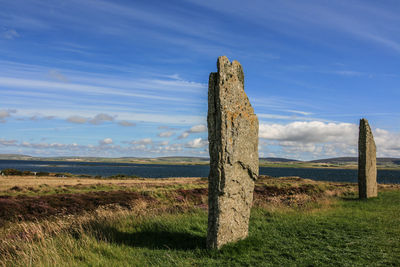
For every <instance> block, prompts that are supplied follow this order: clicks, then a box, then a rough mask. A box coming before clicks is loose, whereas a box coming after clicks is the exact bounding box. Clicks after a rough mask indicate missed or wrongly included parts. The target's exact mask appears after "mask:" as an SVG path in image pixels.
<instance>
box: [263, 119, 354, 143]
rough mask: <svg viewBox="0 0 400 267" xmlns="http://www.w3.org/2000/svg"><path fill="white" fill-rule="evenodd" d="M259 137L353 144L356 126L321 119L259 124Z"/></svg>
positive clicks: (299, 141)
mask: <svg viewBox="0 0 400 267" xmlns="http://www.w3.org/2000/svg"><path fill="white" fill-rule="evenodd" d="M259 136H260V138H264V139H268V140H278V141H294V142H297V143H324V142H344V143H346V144H355V143H356V141H357V138H358V137H357V136H358V126H357V125H356V124H351V123H325V122H321V121H310V122H303V121H298V122H292V123H289V124H286V125H282V124H260V132H259Z"/></svg>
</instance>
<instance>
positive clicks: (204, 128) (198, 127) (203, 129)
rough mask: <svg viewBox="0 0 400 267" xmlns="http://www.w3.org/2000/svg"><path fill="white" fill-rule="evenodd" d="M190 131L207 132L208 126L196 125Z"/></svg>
mask: <svg viewBox="0 0 400 267" xmlns="http://www.w3.org/2000/svg"><path fill="white" fill-rule="evenodd" d="M188 132H189V133H203V132H207V126H205V125H204V124H199V125H195V126H193V127H192V128H190V130H189V131H188Z"/></svg>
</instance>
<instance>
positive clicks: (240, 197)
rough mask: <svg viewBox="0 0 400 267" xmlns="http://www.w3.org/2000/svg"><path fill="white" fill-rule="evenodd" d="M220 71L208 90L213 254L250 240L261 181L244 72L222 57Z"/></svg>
mask: <svg viewBox="0 0 400 267" xmlns="http://www.w3.org/2000/svg"><path fill="white" fill-rule="evenodd" d="M217 67H218V72H216V73H211V74H210V78H209V84H208V116H207V122H208V140H209V152H210V174H209V177H208V188H209V192H208V205H209V214H208V235H207V246H208V247H209V248H220V247H221V246H222V245H224V244H226V243H229V242H234V241H237V240H240V239H243V238H245V237H247V235H248V224H249V219H250V209H251V206H252V202H253V191H254V182H255V180H256V179H257V177H258V119H257V116H256V115H255V114H254V110H253V108H252V106H251V104H250V102H249V99H248V98H247V95H246V93H245V92H244V74H243V69H242V66H241V65H240V63H239V62H237V61H233V62H232V63H230V62H229V60H228V58H227V57H225V56H223V57H219V58H218V62H217Z"/></svg>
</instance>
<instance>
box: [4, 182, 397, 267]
mask: <svg viewBox="0 0 400 267" xmlns="http://www.w3.org/2000/svg"><path fill="white" fill-rule="evenodd" d="M0 184H1V187H0V195H1V197H0V265H4V266H293V265H300V266H305V265H307V266H310V265H316V266H321V265H331V266H362V265H364V266H365V265H366V266H371V265H372V266H399V265H400V216H399V214H400V187H399V186H398V185H381V186H380V188H379V191H380V193H379V197H378V198H376V199H370V200H367V201H361V200H358V199H357V198H356V195H357V189H356V186H355V184H351V183H327V182H314V181H311V180H304V179H300V178H296V177H291V178H280V179H274V178H268V177H262V178H261V179H260V180H259V181H258V182H257V185H256V188H255V194H254V198H255V200H254V207H253V209H252V215H251V220H250V229H249V237H248V238H247V239H245V240H242V241H239V242H237V243H235V244H229V245H226V246H224V247H223V248H222V249H221V250H220V251H210V250H207V249H206V248H205V236H206V231H207V229H206V228H207V182H206V180H205V179H201V178H194V179H192V178H190V179H184V178H179V179H172V180H167V179H163V180H155V179H145V180H143V179H132V180H105V179H100V180H95V179H79V178H63V179H60V178H54V177H41V178H34V177H11V176H10V177H2V178H0ZM44 184H46V186H43V185H44ZM65 186H67V187H65ZM15 187H18V190H14V189H15ZM12 188H14V189H12ZM29 188H31V189H29ZM60 188H61V189H62V188H67V189H68V191H67V192H65V191H62V190H61V191H60ZM32 189H33V190H32ZM21 200H22V201H21ZM2 205H3V206H2ZM6 205H8V206H12V207H13V210H14V211H15V212H14V213H13V215H12V216H11V215H10V213H11V212H8V213H4V212H3V213H1V211H2V210H5V207H6ZM13 205H14V206H13ZM28 215H29V216H28Z"/></svg>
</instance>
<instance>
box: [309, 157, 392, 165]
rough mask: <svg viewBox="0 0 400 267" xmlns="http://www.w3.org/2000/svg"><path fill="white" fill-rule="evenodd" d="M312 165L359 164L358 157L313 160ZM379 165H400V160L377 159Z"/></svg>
mask: <svg viewBox="0 0 400 267" xmlns="http://www.w3.org/2000/svg"><path fill="white" fill-rule="evenodd" d="M309 162H312V163H329V164H349V163H355V164H357V162H358V158H357V157H339V158H328V159H317V160H311V161H309ZM376 162H377V164H395V165H400V158H377V159H376Z"/></svg>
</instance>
